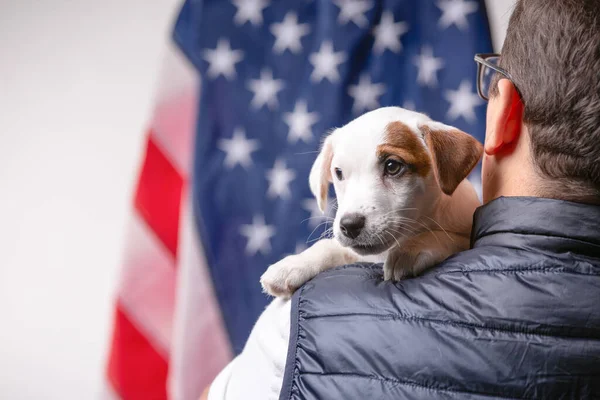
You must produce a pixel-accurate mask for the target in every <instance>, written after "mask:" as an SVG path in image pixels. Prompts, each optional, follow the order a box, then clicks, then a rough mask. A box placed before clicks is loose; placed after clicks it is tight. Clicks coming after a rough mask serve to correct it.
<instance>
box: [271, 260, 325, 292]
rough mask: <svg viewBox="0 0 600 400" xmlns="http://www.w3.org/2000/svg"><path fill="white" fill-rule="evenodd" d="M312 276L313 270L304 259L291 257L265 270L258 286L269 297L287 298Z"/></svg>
mask: <svg viewBox="0 0 600 400" xmlns="http://www.w3.org/2000/svg"><path fill="white" fill-rule="evenodd" d="M314 275H315V274H314V273H313V268H312V266H311V265H310V263H309V262H308V260H306V258H305V257H302V255H292V256H288V257H286V258H284V259H283V260H281V261H279V262H277V263H275V264H273V265H271V266H270V267H269V268H267V270H266V271H265V273H264V274H263V275H262V276H261V277H260V284H261V285H262V288H263V291H264V292H265V293H268V294H270V295H271V296H276V297H283V298H289V297H290V296H291V295H292V294H294V292H295V291H296V289H298V288H299V287H300V286H302V284H304V283H305V282H306V281H308V280H309V279H311V278H313V277H314Z"/></svg>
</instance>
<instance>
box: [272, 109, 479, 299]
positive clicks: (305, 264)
mask: <svg viewBox="0 0 600 400" xmlns="http://www.w3.org/2000/svg"><path fill="white" fill-rule="evenodd" d="M481 155H482V146H481V144H480V143H479V142H478V141H477V140H476V139H474V138H473V137H472V136H470V135H468V134H466V133H464V132H461V131H460V130H458V129H456V128H453V127H450V126H447V125H444V124H441V123H439V122H435V121H432V120H431V119H430V118H429V117H427V116H426V115H424V114H420V113H416V112H413V111H409V110H405V109H402V108H398V107H386V108H380V109H377V110H374V111H371V112H369V113H367V114H364V115H362V116H361V117H359V118H357V119H355V120H353V121H352V122H350V123H349V124H347V125H346V126H344V127H342V128H339V129H336V130H334V131H333V133H332V134H331V135H330V136H328V137H327V138H326V139H325V141H324V143H323V147H322V149H321V153H320V154H319V156H318V157H317V159H316V161H315V163H314V165H313V167H312V170H311V172H310V178H309V182H310V188H311V190H312V192H313V194H314V195H315V197H316V198H317V200H318V204H319V208H320V209H321V210H324V209H325V206H326V202H327V193H328V188H329V183H330V182H333V185H334V188H335V194H336V197H337V201H338V210H337V214H336V217H335V220H334V222H333V235H334V237H335V239H323V240H320V241H318V242H317V243H315V244H314V245H313V246H312V247H310V248H309V249H307V250H305V251H304V252H302V253H300V254H297V255H292V256H289V257H286V258H284V259H283V260H281V261H279V262H277V263H276V264H273V265H271V266H270V267H269V268H268V269H267V271H266V272H265V273H264V274H263V276H262V277H261V284H262V286H263V289H264V290H265V291H266V292H267V293H269V294H272V295H274V296H282V297H288V296H290V295H291V294H292V293H293V292H294V291H295V290H296V289H297V288H298V287H299V286H301V285H302V284H303V283H304V282H306V281H307V280H309V279H311V278H312V277H314V276H315V275H317V274H318V273H319V272H321V271H324V270H326V269H329V268H332V267H335V266H339V265H344V264H349V263H354V262H359V261H371V262H385V263H384V266H383V269H384V278H385V279H386V280H388V279H392V280H400V279H402V278H404V277H407V276H415V275H418V274H420V273H421V272H423V271H424V270H425V269H427V268H430V267H432V266H434V265H435V264H437V263H439V262H440V261H443V260H444V259H446V258H447V257H449V256H450V255H452V254H454V253H456V252H459V251H461V250H465V249H467V248H468V247H469V236H470V232H471V224H472V218H473V212H474V211H475V209H476V208H477V207H479V205H480V203H479V199H478V198H477V194H476V193H475V190H474V189H473V187H472V186H471V184H470V182H469V181H467V180H465V178H466V176H467V175H468V174H469V173H470V172H471V170H472V169H473V167H474V166H475V165H476V164H477V162H478V161H479V159H480V157H481Z"/></svg>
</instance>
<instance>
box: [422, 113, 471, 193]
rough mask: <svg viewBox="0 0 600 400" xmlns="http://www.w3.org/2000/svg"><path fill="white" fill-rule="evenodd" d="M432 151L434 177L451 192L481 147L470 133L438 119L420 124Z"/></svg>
mask: <svg viewBox="0 0 600 400" xmlns="http://www.w3.org/2000/svg"><path fill="white" fill-rule="evenodd" d="M419 128H420V129H421V132H423V135H424V137H425V142H426V143H427V147H428V148H429V150H430V151H431V155H432V158H433V164H434V168H433V170H434V171H435V175H436V178H437V180H438V183H439V185H440V187H441V188H442V191H443V192H444V193H446V194H447V195H452V193H454V191H455V190H456V187H457V186H458V185H459V184H460V182H462V180H463V179H465V178H466V177H467V176H468V175H469V173H470V172H471V171H472V170H473V168H474V167H475V165H477V163H478V162H479V159H481V156H482V155H483V146H482V145H481V143H479V142H478V141H477V139H475V138H474V137H473V136H471V135H469V134H467V133H465V132H463V131H461V130H459V129H456V128H453V127H451V126H448V125H444V124H441V123H437V122H430V123H427V124H424V125H421V126H420V127H419Z"/></svg>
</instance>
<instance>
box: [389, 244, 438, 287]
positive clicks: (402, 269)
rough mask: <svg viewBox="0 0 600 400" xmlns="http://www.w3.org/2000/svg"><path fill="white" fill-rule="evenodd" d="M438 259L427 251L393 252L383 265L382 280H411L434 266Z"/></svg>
mask: <svg viewBox="0 0 600 400" xmlns="http://www.w3.org/2000/svg"><path fill="white" fill-rule="evenodd" d="M439 258H440V257H439V256H438V255H436V254H434V253H433V252H431V251H429V250H413V251H410V250H409V251H402V250H393V251H390V252H389V254H388V257H387V259H386V260H385V263H384V264H383V279H384V280H386V281H389V280H392V281H400V280H402V279H406V278H412V277H415V276H417V275H419V274H420V273H421V272H423V271H425V270H426V269H429V268H431V267H433V266H435V265H436V264H437V263H438V262H439V261H441V260H440V259H439Z"/></svg>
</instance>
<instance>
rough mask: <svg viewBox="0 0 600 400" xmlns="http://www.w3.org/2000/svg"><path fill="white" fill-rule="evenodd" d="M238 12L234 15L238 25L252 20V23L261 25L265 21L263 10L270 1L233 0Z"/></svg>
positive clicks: (234, 20)
mask: <svg viewBox="0 0 600 400" xmlns="http://www.w3.org/2000/svg"><path fill="white" fill-rule="evenodd" d="M232 1H233V5H234V6H236V8H237V12H236V13H235V16H234V17H233V22H235V24H236V25H244V24H245V23H246V22H248V21H250V23H251V24H252V25H255V26H260V25H262V23H263V17H262V11H263V9H265V8H266V7H267V6H268V5H269V2H268V1H265V0H232Z"/></svg>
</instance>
